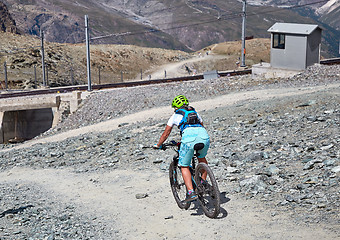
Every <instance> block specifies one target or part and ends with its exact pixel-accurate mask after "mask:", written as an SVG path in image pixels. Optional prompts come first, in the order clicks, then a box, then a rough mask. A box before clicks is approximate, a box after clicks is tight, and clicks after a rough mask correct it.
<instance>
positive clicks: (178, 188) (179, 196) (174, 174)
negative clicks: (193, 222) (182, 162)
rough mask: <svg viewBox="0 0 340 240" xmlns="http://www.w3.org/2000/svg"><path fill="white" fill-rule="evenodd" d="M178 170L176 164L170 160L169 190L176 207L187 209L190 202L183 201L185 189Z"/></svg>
mask: <svg viewBox="0 0 340 240" xmlns="http://www.w3.org/2000/svg"><path fill="white" fill-rule="evenodd" d="M180 171H181V170H180V168H179V167H178V165H177V164H176V163H175V162H174V161H172V162H171V164H170V167H169V178H170V186H171V191H172V194H173V195H174V198H175V201H176V203H177V205H178V207H179V208H181V209H185V210H187V209H188V208H189V207H190V202H184V200H185V198H186V193H187V189H186V186H185V183H184V180H183V178H182V174H181V172H180Z"/></svg>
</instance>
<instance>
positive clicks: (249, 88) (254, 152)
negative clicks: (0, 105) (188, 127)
mask: <svg viewBox="0 0 340 240" xmlns="http://www.w3.org/2000/svg"><path fill="white" fill-rule="evenodd" d="M339 79H340V67H339V66H319V65H316V66H313V67H310V68H309V69H308V70H307V71H305V72H304V73H301V74H299V75H297V76H295V77H293V78H290V79H276V80H268V81H264V80H251V79H250V77H249V76H242V77H232V78H220V79H216V80H211V81H190V82H185V83H175V84H165V85H162V86H159V85H154V86H151V87H150V86H149V87H136V88H130V89H119V90H118V89H116V90H112V91H103V92H95V93H92V94H91V95H90V96H89V98H88V99H87V100H86V101H84V103H83V105H82V108H80V109H79V111H77V112H76V113H75V114H73V115H70V116H69V117H68V118H66V120H64V121H63V122H61V123H60V124H59V125H58V126H57V127H56V128H54V129H51V130H50V131H49V132H47V133H45V134H44V135H43V136H40V137H39V138H37V139H38V140H39V139H42V142H41V143H40V144H34V145H32V146H30V147H18V146H15V145H3V146H1V148H0V149H2V150H0V159H1V165H0V175H1V178H3V179H5V180H4V181H2V182H1V183H0V185H1V188H2V191H1V193H0V200H1V201H0V223H1V224H0V239H113V238H115V237H116V238H117V239H137V238H139V237H140V238H141V239H181V238H180V237H178V236H180V233H179V232H177V234H178V235H177V238H176V237H173V238H171V236H176V234H175V233H176V231H179V230H175V229H177V228H178V227H179V226H181V225H176V223H177V221H182V222H183V221H191V220H190V219H191V218H193V216H190V215H189V216H188V215H184V216H183V214H182V215H180V216H181V217H182V218H183V219H184V220H183V219H180V220H178V219H176V216H177V215H175V214H176V213H172V212H168V213H167V212H166V209H162V210H159V209H157V211H156V212H153V214H152V215H151V217H149V218H147V221H152V219H154V218H155V219H157V215H159V214H160V215H161V214H165V215H166V214H168V215H166V216H165V217H164V216H162V217H163V221H167V222H166V223H164V224H170V225H167V226H172V227H173V229H172V228H171V227H170V228H171V229H172V230H171V229H170V230H164V231H163V232H162V224H163V223H160V222H158V223H155V225H154V226H153V227H154V228H155V229H158V232H157V230H149V229H148V230H147V231H149V232H152V231H154V232H153V233H154V234H156V233H157V235H156V236H157V237H155V235H147V234H148V233H147V231H146V230H143V231H142V230H140V229H139V228H140V227H137V226H136V227H135V226H130V225H131V224H132V225H134V224H137V223H138V224H137V225H143V224H147V223H144V222H143V221H141V220H140V219H143V217H142V215H138V214H143V215H146V216H148V214H149V213H150V212H148V211H146V212H144V210H143V208H140V209H138V212H140V213H135V211H133V212H134V213H131V216H130V212H129V210H126V211H127V214H126V215H127V217H128V220H129V223H130V225H126V226H125V227H122V225H121V223H120V222H122V221H123V220H122V216H119V214H116V215H115V217H112V218H111V220H107V219H106V218H100V217H98V213H97V212H94V211H92V210H91V207H90V208H88V209H84V208H86V206H88V205H86V204H85V203H87V201H89V200H88V199H87V198H86V199H83V200H84V201H83V202H82V201H80V202H79V201H77V199H79V198H80V199H82V198H81V197H79V196H78V195H80V196H82V195H81V193H80V190H79V189H75V190H72V191H74V192H75V193H74V195H72V196H73V197H74V199H73V198H72V199H61V196H60V195H58V194H57V192H56V191H53V189H55V188H56V185H58V184H60V188H61V186H63V187H64V188H67V186H68V185H71V183H70V182H67V181H66V180H67V179H68V175H64V178H66V179H65V183H64V185H63V177H62V176H63V175H61V172H63V171H65V170H67V171H68V174H69V175H72V176H73V175H74V176H77V178H75V179H78V180H75V182H77V181H78V182H79V183H77V184H78V185H80V184H82V183H81V182H82V181H81V180H80V179H83V177H84V178H86V179H87V181H88V182H89V183H88V184H90V185H96V186H98V187H100V188H102V189H103V190H105V185H104V180H105V179H106V178H105V176H107V174H113V173H121V174H122V173H125V172H126V171H131V172H132V173H133V174H132V175H128V177H127V176H126V179H125V180H126V181H127V182H130V181H132V180H131V178H134V176H135V177H137V176H140V174H141V172H143V173H145V174H146V173H149V175H147V176H146V177H145V178H146V180H145V181H142V180H140V181H137V180H136V181H137V182H135V183H134V184H145V185H147V186H148V187H146V188H145V189H144V190H143V188H140V189H139V192H142V193H144V194H145V195H144V196H145V197H146V198H145V199H142V200H140V201H144V204H145V205H143V206H144V209H149V208H150V207H151V206H150V205H152V204H148V201H151V200H154V199H156V200H157V201H156V202H161V203H163V205H164V204H167V205H175V204H174V202H173V200H172V199H171V196H170V197H169V199H158V196H159V195H160V194H161V193H162V191H161V190H160V189H152V188H151V187H150V186H151V185H157V183H156V181H159V182H160V183H163V182H162V181H163V180H164V179H166V178H167V175H166V174H167V168H168V165H169V155H171V154H172V153H171V152H169V151H166V152H163V151H154V150H151V149H144V148H143V147H145V146H151V145H153V144H154V143H156V142H157V140H158V138H159V136H160V134H161V133H162V131H163V129H164V127H165V123H166V119H167V118H168V117H169V116H170V114H171V109H170V107H169V108H168V114H167V115H164V116H161V117H159V118H151V119H148V117H149V116H144V117H145V120H146V121H140V120H138V122H135V123H134V124H131V122H133V121H131V122H129V121H126V122H123V123H120V124H119V127H118V128H117V129H114V130H110V131H102V132H92V133H88V132H86V131H84V133H83V134H81V135H75V136H73V137H70V138H67V139H66V140H63V141H56V142H53V141H52V142H46V143H43V139H44V138H45V137H47V136H49V137H53V136H54V135H56V134H62V133H66V132H67V131H69V130H71V129H77V128H81V127H84V126H90V125H93V124H96V123H100V122H101V123H102V122H104V121H107V120H110V121H111V120H114V119H118V118H121V117H124V116H125V117H128V116H129V115H130V114H133V113H135V112H140V111H142V110H143V111H144V110H147V109H155V111H157V109H159V108H160V107H161V108H162V107H163V109H164V108H165V107H166V106H170V101H171V99H172V98H173V96H175V95H177V94H185V95H187V96H188V98H189V100H190V101H191V102H195V105H194V107H196V109H197V110H198V111H200V110H201V111H200V114H201V115H202V117H203V119H204V122H205V126H206V127H207V130H208V132H209V134H210V136H211V142H212V144H211V148H210V150H209V154H208V161H209V165H210V166H211V167H212V169H213V171H214V173H215V175H216V178H217V180H218V184H219V186H220V190H221V192H223V196H224V198H223V199H224V200H223V205H222V209H223V210H224V211H222V215H223V216H220V219H219V220H215V222H213V221H208V220H207V218H206V217H204V216H200V218H197V217H196V219H194V221H196V222H200V223H203V224H204V226H205V227H202V230H200V231H199V230H198V234H201V235H199V236H205V237H206V238H208V239H225V236H226V234H230V236H232V237H233V238H238V239H259V238H262V239H287V237H288V236H290V237H289V238H291V239H297V238H299V239H311V238H310V237H313V236H316V235H315V234H321V232H318V231H317V229H319V228H320V229H323V230H322V231H326V232H325V234H324V235H322V234H321V235H318V237H320V236H322V237H323V238H325V239H334V238H336V237H339V236H340V231H339V224H340V218H339V207H340V201H339V194H340V184H339V182H340V151H339V143H340V142H339V141H340V131H339V129H340V128H339V127H340V108H339V106H340V89H339ZM277 88H278V89H280V90H279V91H280V92H282V93H285V92H287V93H286V94H285V95H279V94H278V95H277V96H272V97H268V98H262V97H263V96H264V95H266V94H269V92H268V91H269V90H271V89H277ZM288 88H289V89H295V92H294V91H293V90H290V91H291V92H288V91H287V89H288ZM299 89H300V90H301V91H300V93H299ZM306 89H307V90H309V91H307V90H306ZM305 90H306V91H305ZM253 92H254V93H255V92H257V93H258V94H257V95H253V97H252V98H248V99H247V100H238V99H229V100H233V101H234V102H233V103H231V104H229V105H223V103H222V102H219V101H221V99H228V96H230V98H232V97H233V96H242V94H252V93H253ZM259 93H260V95H259ZM261 94H262V95H261ZM223 97H226V98H223ZM214 98H215V99H216V100H215V101H211V102H212V103H213V105H212V106H210V107H208V108H206V109H204V108H200V103H202V104H203V103H204V101H209V100H211V99H214ZM240 99H241V98H240ZM202 100H203V101H202ZM198 101H202V102H198ZM171 138H175V139H178V136H177V135H176V134H175V133H172V135H171ZM19 146H20V145H19ZM16 169H19V170H16ZM20 169H23V170H20ZM30 171H31V172H32V174H30ZM45 171H48V173H49V175H48V174H46V173H45ZM50 171H52V172H50ZM56 172H57V173H58V174H59V175H58V174H56ZM39 174H41V178H42V176H43V175H44V174H46V177H45V178H43V179H44V180H43V181H42V180H41V179H40V180H41V182H42V183H39V184H32V182H34V181H33V180H32V179H39V176H38V175H39ZM154 174H155V175H156V177H157V178H156V179H157V180H155V179H154V178H153V175H154ZM16 175H18V178H16V177H15V176H16ZM48 176H49V177H48ZM66 176H67V177H66ZM92 176H97V177H92ZM124 176H125V175H124ZM142 176H144V175H142ZM54 178H55V181H54ZM110 179H111V178H110ZM113 179H116V178H113ZM113 179H111V180H107V181H111V182H112V181H116V180H113ZM141 179H144V178H142V177H141ZM152 179H154V180H155V181H152ZM162 179H163V180H162ZM45 181H46V182H48V183H49V184H50V185H48V186H49V188H47V189H46V186H45V185H46V184H47V183H45ZM59 181H60V182H59ZM117 181H118V180H117ZM138 182H139V183H138ZM35 183H37V182H35ZM52 183H54V186H53V187H52ZM84 184H85V183H84ZM117 184H118V182H117ZM119 184H122V186H125V187H122V188H123V189H124V190H126V191H129V190H128V189H134V188H133V185H132V186H129V185H128V186H126V185H124V183H123V182H119ZM78 185H77V186H78ZM43 186H45V187H43ZM84 186H87V185H84ZM84 186H83V187H84ZM138 186H139V185H138ZM158 187H159V188H162V189H163V192H164V189H168V188H169V186H168V185H166V186H164V188H163V186H162V185H160V186H158ZM149 188H151V190H150V189H149ZM86 189H87V187H86ZM147 189H149V191H148V190H147ZM139 192H137V193H139ZM135 193H136V192H133V193H132V194H133V196H134V194H135ZM77 194H78V195H77ZM69 195H70V196H71V194H70V193H69ZM170 195H171V194H170ZM133 198H135V197H133ZM73 200H74V201H73ZM130 200H131V199H122V200H121V201H126V204H127V205H128V202H129V201H130ZM235 200H236V201H239V202H242V203H243V204H246V205H245V207H247V205H248V208H247V209H244V208H243V207H241V206H239V207H238V208H237V209H236V212H238V213H239V214H238V215H237V214H235V215H233V214H232V212H233V209H232V208H233V206H234V205H233V204H232V202H235ZM98 201H99V200H98ZM229 201H230V202H231V203H229ZM254 202H255V205H251V204H252V203H254ZM139 203H140V202H139ZM116 204H117V205H118V206H119V203H116ZM234 204H235V203H234ZM104 206H106V205H105V204H104ZM134 206H138V204H137V205H134ZM250 206H253V207H250ZM175 207H176V206H175ZM174 209H176V208H174ZM252 209H253V210H254V209H255V210H256V211H258V212H260V210H261V211H265V212H268V214H269V216H268V218H269V220H268V219H266V220H263V219H260V220H262V221H268V224H269V225H266V227H265V229H260V230H259V229H257V230H254V229H252V228H251V227H250V226H248V227H246V226H242V227H243V228H244V229H247V231H249V232H250V233H251V234H250V235H248V234H249V232H247V231H244V232H242V229H243V228H242V227H241V226H240V225H237V223H238V222H241V221H244V223H247V221H248V219H247V218H246V217H245V216H244V215H242V214H243V213H244V212H247V211H249V214H250V212H251V210H252ZM106 211H107V212H109V211H110V208H109V207H108V208H107V209H106ZM117 211H118V210H117ZM158 211H160V212H158ZM173 211H177V209H176V210H173ZM178 211H179V210H178ZM189 211H191V212H192V211H194V210H193V209H191V210H189ZM228 211H229V212H231V213H230V214H229V215H228ZM98 212H99V210H98ZM104 212H105V211H104ZM226 212H227V213H226ZM172 214H173V215H172ZM136 215H137V216H138V217H136ZM198 215H200V214H198ZM201 215H202V214H201ZM258 215H261V213H258V214H257V215H255V217H254V219H250V220H249V221H250V222H249V225H252V224H254V228H256V226H257V227H258V228H260V226H258V225H257V224H258V222H257V221H255V218H256V220H258V219H257V217H259V216H258ZM264 215H265V214H264ZM242 216H243V218H242ZM283 216H284V217H285V218H281V217H283ZM106 217H107V215H106ZM173 218H174V219H173ZM164 219H165V220H164ZM172 219H173V220H172ZM277 219H281V220H282V219H285V220H284V222H283V223H282V222H279V223H280V224H279V225H278V226H277V225H275V223H276V222H278V221H279V220H277ZM169 220H170V221H171V222H169ZM260 220H259V221H260ZM227 221H231V222H228V228H229V230H228V229H227V228H226V222H227ZM233 221H234V223H235V225H236V227H237V228H238V230H233V223H232V222H233ZM282 221H283V220H282ZM108 222H110V224H109V223H108ZM157 224H158V225H157ZM182 224H183V223H182ZM191 224H198V223H191ZM192 226H199V225H192ZM287 226H290V227H291V229H286V228H288V227H287ZM134 227H135V228H137V230H136V231H135V232H134V233H133V230H131V229H134ZM281 227H282V228H281ZM295 228H296V229H295ZM209 229H213V230H211V231H210V230H209ZM273 229H275V231H276V232H275V234H274V233H273V232H272V231H274V230H273ZM294 229H295V231H294ZM129 230H130V231H129ZM139 230H140V231H139ZM300 230H301V234H302V233H304V232H306V233H307V232H310V233H311V235H312V236H307V235H298V232H299V231H300ZM233 231H234V232H233ZM313 231H315V232H316V233H315V232H313ZM123 233H125V234H124V235H123ZM221 233H223V234H224V235H223V234H222V235H221ZM129 234H130V235H129ZM149 234H151V233H149ZM172 234H175V235H172ZM184 234H186V232H184ZM209 234H213V235H209ZM294 234H297V235H294ZM147 236H149V237H147ZM182 236H183V235H182ZM184 236H185V235H184ZM187 238H188V239H193V238H195V239H197V235H196V237H193V238H190V236H189V237H187Z"/></svg>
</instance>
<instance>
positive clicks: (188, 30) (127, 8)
mask: <svg viewBox="0 0 340 240" xmlns="http://www.w3.org/2000/svg"><path fill="white" fill-rule="evenodd" d="M4 2H5V3H6V4H7V5H8V7H9V9H10V11H11V13H12V14H13V16H14V17H15V19H16V21H17V25H18V27H19V29H21V30H22V31H23V32H25V33H29V34H33V35H38V34H39V30H40V29H42V30H44V31H45V33H46V38H47V40H48V41H53V42H60V43H64V42H68V43H77V42H82V41H83V40H84V15H85V14H87V15H89V19H90V31H91V36H92V37H93V38H94V39H96V40H95V43H109V44H128V45H138V46H145V47H158V48H166V49H179V50H184V51H190V50H191V51H197V50H200V49H202V48H204V47H206V46H208V45H211V44H214V43H219V42H226V41H234V40H239V39H240V38H241V25H242V24H241V14H240V12H241V11H242V3H241V1H238V0H227V1H225V0H217V1H214V2H210V1H183V0H177V1H170V2H169V1H151V0H147V1H142V2H141V1H138V0H131V1H123V0H119V1H112V0H111V1H106V0H95V1H94V0H78V1H76V2H74V1H67V0H57V1H55V0H53V1H52V0H45V1H35V0H31V1H20V2H18V1H15V0H4ZM271 2H273V1H271ZM283 2H285V1H281V2H278V1H277V3H276V4H272V3H269V2H268V4H269V5H267V6H265V7H263V5H261V6H254V5H251V4H248V8H247V9H248V17H247V36H254V37H256V38H267V37H269V34H268V32H267V30H268V29H269V27H270V26H272V25H273V24H274V23H275V22H296V23H317V24H319V23H320V24H321V25H322V27H325V29H327V31H325V32H324V41H323V47H322V51H323V52H324V55H326V53H327V55H335V54H336V53H337V51H335V49H337V39H338V37H337V35H336V34H337V33H336V31H335V30H334V29H333V28H332V27H329V26H328V25H327V23H325V24H326V25H325V26H324V25H323V24H322V23H321V22H320V21H319V20H318V19H316V18H314V19H311V16H310V15H308V14H303V12H306V11H307V12H308V9H307V10H303V11H302V12H300V11H298V12H296V11H293V10H288V9H283V8H282V6H283V5H284V6H287V5H286V4H284V3H283ZM298 2H299V1H293V2H292V3H290V4H291V5H297V4H298ZM302 2H303V3H306V2H307V3H308V1H302ZM299 4H300V3H299ZM301 4H302V3H301ZM278 7H279V8H278ZM298 9H300V8H298ZM301 9H302V8H301ZM300 13H301V14H302V15H303V16H301V14H300ZM335 39H336V40H335Z"/></svg>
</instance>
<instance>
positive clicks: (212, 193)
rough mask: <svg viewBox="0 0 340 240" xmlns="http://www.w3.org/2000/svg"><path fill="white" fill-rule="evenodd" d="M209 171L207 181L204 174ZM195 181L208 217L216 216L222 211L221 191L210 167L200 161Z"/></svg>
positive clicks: (199, 198) (200, 200)
mask: <svg viewBox="0 0 340 240" xmlns="http://www.w3.org/2000/svg"><path fill="white" fill-rule="evenodd" d="M205 172H206V173H207V177H206V181H203V178H202V175H203V174H204V173H205ZM195 182H196V184H197V194H198V201H199V202H200V204H201V206H202V209H203V211H204V213H205V215H206V216H207V217H210V218H216V217H217V216H218V214H219V213H220V203H221V200H220V191H219V190H218V186H217V182H216V179H215V176H214V174H213V172H212V170H211V169H210V167H209V166H208V165H207V164H205V163H199V164H198V165H197V167H196V170H195Z"/></svg>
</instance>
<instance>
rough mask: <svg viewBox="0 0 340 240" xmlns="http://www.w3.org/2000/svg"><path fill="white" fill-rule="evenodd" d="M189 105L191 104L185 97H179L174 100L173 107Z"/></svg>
mask: <svg viewBox="0 0 340 240" xmlns="http://www.w3.org/2000/svg"><path fill="white" fill-rule="evenodd" d="M188 104H189V101H188V99H187V98H186V97H185V96H184V95H178V96H177V97H175V98H174V100H172V104H171V106H172V107H173V108H180V107H182V106H183V105H188Z"/></svg>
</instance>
